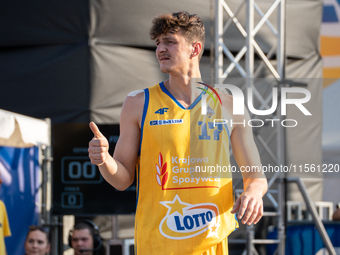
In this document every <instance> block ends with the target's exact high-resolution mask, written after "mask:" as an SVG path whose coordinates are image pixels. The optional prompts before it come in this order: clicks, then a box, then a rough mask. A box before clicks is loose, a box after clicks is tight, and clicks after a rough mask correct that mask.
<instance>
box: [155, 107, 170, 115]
mask: <svg viewBox="0 0 340 255" xmlns="http://www.w3.org/2000/svg"><path fill="white" fill-rule="evenodd" d="M168 110H169V108H159V109H158V110H157V111H155V113H156V114H160V115H163V114H164V113H165V112H167V111H168Z"/></svg>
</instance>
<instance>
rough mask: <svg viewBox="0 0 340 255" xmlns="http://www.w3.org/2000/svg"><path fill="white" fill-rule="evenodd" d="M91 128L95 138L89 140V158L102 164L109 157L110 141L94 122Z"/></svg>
mask: <svg viewBox="0 0 340 255" xmlns="http://www.w3.org/2000/svg"><path fill="white" fill-rule="evenodd" d="M90 129H91V130H92V132H93V138H92V140H91V141H90V142H89V149H88V152H89V158H90V160H91V163H92V164H94V165H97V166H100V165H102V164H104V163H105V161H106V160H107V158H108V157H109V142H108V141H107V139H106V137H105V136H104V135H103V134H102V133H101V132H100V131H99V129H98V127H97V125H96V124H95V123H94V122H91V123H90Z"/></svg>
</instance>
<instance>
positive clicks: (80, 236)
mask: <svg viewBox="0 0 340 255" xmlns="http://www.w3.org/2000/svg"><path fill="white" fill-rule="evenodd" d="M71 244H72V248H73V249H74V254H75V255H87V254H92V252H83V253H81V252H80V250H92V249H93V238H92V235H91V233H90V230H89V229H87V228H85V229H75V230H74V231H73V234H72V238H71Z"/></svg>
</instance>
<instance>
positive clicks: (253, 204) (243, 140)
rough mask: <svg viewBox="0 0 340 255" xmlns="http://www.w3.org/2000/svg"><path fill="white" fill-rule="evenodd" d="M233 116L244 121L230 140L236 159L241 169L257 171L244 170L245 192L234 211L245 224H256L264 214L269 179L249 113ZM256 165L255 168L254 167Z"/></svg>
mask: <svg viewBox="0 0 340 255" xmlns="http://www.w3.org/2000/svg"><path fill="white" fill-rule="evenodd" d="M245 112H246V114H245V115H244V116H243V115H242V116H236V117H235V116H233V121H234V122H238V123H240V122H241V123H243V121H244V120H245V126H244V125H243V124H236V125H234V128H233V131H232V134H231V137H230V140H231V146H232V150H233V154H234V157H235V160H236V162H237V164H238V166H239V167H240V169H241V171H242V170H244V169H245V168H246V167H248V168H249V167H253V170H254V169H257V171H242V177H243V187H244V192H243V193H242V194H241V196H240V197H239V198H238V199H237V200H236V202H235V205H234V207H233V210H232V211H231V212H232V213H236V212H237V211H238V214H237V217H238V218H239V219H241V218H242V217H243V219H242V223H243V224H248V225H250V224H252V223H254V224H256V223H257V222H258V221H259V220H260V219H261V217H262V215H263V200H262V197H263V195H264V194H265V193H266V192H267V187H268V184H267V179H266V177H265V176H264V174H263V173H262V172H261V168H260V167H261V161H260V156H259V152H258V150H257V147H256V144H255V141H254V137H253V132H252V128H251V127H249V126H248V124H247V123H248V120H250V117H249V114H248V113H247V111H245ZM254 167H255V168H254Z"/></svg>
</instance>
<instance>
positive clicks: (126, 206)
mask: <svg viewBox="0 0 340 255" xmlns="http://www.w3.org/2000/svg"><path fill="white" fill-rule="evenodd" d="M98 128H99V129H100V131H101V132H102V133H103V135H104V136H105V137H106V138H107V140H108V142H109V152H110V154H111V155H112V154H113V151H114V148H115V145H116V143H117V141H118V138H119V125H98ZM92 138H93V134H92V131H91V130H90V128H89V125H88V124H87V123H85V124H54V125H53V129H52V146H53V171H52V191H53V192H52V201H53V206H52V212H53V215H75V216H85V215H89V216H90V215H103V214H132V213H134V212H135V208H136V186H135V184H133V185H132V186H130V187H129V188H128V189H127V190H126V191H118V190H116V189H115V188H114V187H112V186H111V185H110V184H108V183H107V182H106V181H105V180H104V179H103V177H102V176H101V174H100V172H99V169H98V167H97V166H96V165H93V164H92V163H91V161H90V159H89V157H88V144H89V142H90V140H91V139H92Z"/></svg>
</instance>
